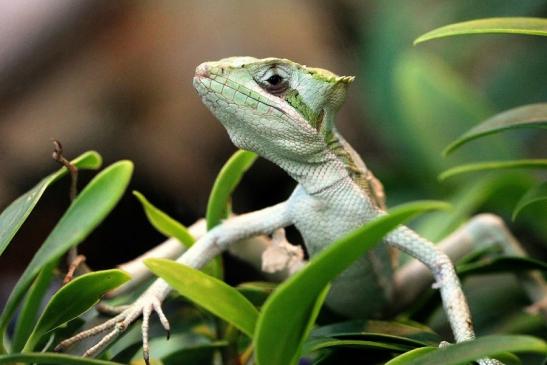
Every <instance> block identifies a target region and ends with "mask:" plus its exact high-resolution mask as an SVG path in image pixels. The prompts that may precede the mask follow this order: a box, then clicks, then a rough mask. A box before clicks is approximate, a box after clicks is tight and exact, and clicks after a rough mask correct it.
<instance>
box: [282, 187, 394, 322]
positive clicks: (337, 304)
mask: <svg viewBox="0 0 547 365" xmlns="http://www.w3.org/2000/svg"><path fill="white" fill-rule="evenodd" d="M334 202H335V203H328V204H327V203H325V202H323V201H321V200H319V199H316V198H313V197H311V196H309V195H308V194H307V193H306V192H305V191H304V190H303V189H301V188H300V187H298V188H297V189H296V190H295V192H294V193H293V195H292V196H291V199H289V209H290V212H291V215H292V216H293V217H294V218H293V221H294V222H295V226H296V228H297V229H298V231H299V232H300V234H301V235H302V238H303V239H304V243H305V245H306V249H307V251H308V254H309V255H310V257H311V258H313V256H315V255H316V254H317V253H318V252H320V251H321V250H322V249H323V248H325V247H327V246H328V245H329V244H331V243H332V242H334V241H335V240H336V239H338V238H340V237H342V236H344V235H345V234H346V233H348V232H350V231H352V230H354V229H356V228H358V227H360V226H361V225H362V224H363V223H365V222H367V221H368V220H370V219H372V218H373V217H374V216H373V215H372V214H373V213H372V211H371V210H370V209H368V210H367V207H366V206H363V203H362V201H359V200H356V199H352V198H351V197H348V198H346V199H344V197H340V199H334ZM392 290H393V285H392V267H391V261H390V255H389V251H388V247H387V246H386V245H383V244H380V245H378V246H376V248H375V249H373V250H371V251H369V252H367V253H366V254H365V255H363V256H362V257H360V258H359V259H358V260H357V261H356V262H355V263H354V264H352V265H351V266H350V267H349V268H348V269H346V270H345V271H344V272H343V273H342V274H340V275H339V276H338V277H337V278H336V279H335V280H334V281H333V282H332V286H331V291H330V293H329V295H328V297H327V300H326V304H327V306H328V307H329V308H330V309H332V310H333V311H335V312H336V313H338V314H341V315H344V316H348V317H352V318H368V317H378V316H380V315H381V314H382V312H384V311H385V309H386V308H387V307H388V305H389V302H390V300H391V297H392Z"/></svg>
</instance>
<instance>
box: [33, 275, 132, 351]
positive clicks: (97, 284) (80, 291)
mask: <svg viewBox="0 0 547 365" xmlns="http://www.w3.org/2000/svg"><path fill="white" fill-rule="evenodd" d="M129 279H131V277H130V276H129V275H128V274H127V273H126V272H124V271H121V270H117V269H113V270H104V271H96V272H91V273H88V274H85V275H82V276H79V277H77V278H76V279H74V280H72V281H71V282H69V283H68V284H66V285H65V286H63V287H62V288H61V289H59V291H58V292H57V293H55V294H54V295H53V297H52V298H51V300H50V301H49V303H48V304H47V306H46V308H45V309H44V312H43V313H42V315H41V316H40V319H39V320H38V323H37V324H36V327H34V330H33V332H32V334H31V335H30V338H29V339H28V341H27V343H26V345H25V348H24V349H23V352H30V351H32V350H33V349H34V347H35V345H36V344H37V343H38V341H39V340H40V338H41V337H42V336H43V335H45V334H46V333H47V332H49V331H51V330H54V329H55V328H57V327H59V326H61V325H62V324H64V323H66V322H68V321H70V320H72V319H74V318H76V317H78V316H80V315H81V314H82V313H84V312H86V311H87V310H88V309H89V308H91V307H92V306H93V305H95V304H97V303H98V302H99V299H100V298H101V297H102V296H103V295H104V294H105V293H106V292H108V291H110V290H112V289H114V288H117V287H118V286H120V285H121V284H123V283H125V282H126V281H128V280H129Z"/></svg>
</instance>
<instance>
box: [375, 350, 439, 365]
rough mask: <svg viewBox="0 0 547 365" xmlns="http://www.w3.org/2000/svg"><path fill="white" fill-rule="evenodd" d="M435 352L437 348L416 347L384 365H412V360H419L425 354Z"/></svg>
mask: <svg viewBox="0 0 547 365" xmlns="http://www.w3.org/2000/svg"><path fill="white" fill-rule="evenodd" d="M435 350H437V347H418V348H417V349H414V350H410V351H407V352H405V353H404V354H402V355H399V356H397V357H394V358H393V359H391V360H390V361H388V362H386V364H385V365H413V364H414V363H413V362H412V361H414V359H416V358H419V357H420V356H423V355H425V354H429V353H431V352H433V351H435Z"/></svg>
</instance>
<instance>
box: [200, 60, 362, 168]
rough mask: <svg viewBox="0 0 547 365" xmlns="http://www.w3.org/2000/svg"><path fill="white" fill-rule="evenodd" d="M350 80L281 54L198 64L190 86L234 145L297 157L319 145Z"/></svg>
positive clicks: (304, 156)
mask: <svg viewBox="0 0 547 365" xmlns="http://www.w3.org/2000/svg"><path fill="white" fill-rule="evenodd" d="M352 80H353V77H339V76H337V75H335V74H333V73H332V72H330V71H327V70H323V69H319V68H311V67H306V66H302V65H299V64H297V63H295V62H292V61H289V60H286V59H279V58H265V59H256V58H252V57H231V58H225V59H222V60H220V61H216V62H205V63H202V64H201V65H199V66H198V67H197V69H196V75H195V77H194V87H195V88H196V90H197V91H198V93H199V94H200V95H201V97H202V99H203V102H204V104H205V105H206V106H207V107H208V108H209V109H210V110H211V111H212V112H213V114H214V115H215V116H216V117H217V118H218V119H219V120H220V122H221V123H222V124H223V125H224V127H225V128H226V129H227V131H228V134H229V135H230V138H231V139H232V141H233V143H234V144H235V145H236V146H238V147H240V148H243V149H247V150H251V151H255V152H257V153H259V154H260V155H262V156H264V157H268V158H270V159H274V160H275V157H283V158H289V159H292V160H295V159H296V160H301V159H308V158H309V157H310V156H311V155H313V154H316V153H317V152H320V151H322V150H325V146H326V141H325V139H326V135H328V132H329V131H330V130H331V129H332V123H333V121H334V114H335V113H336V112H337V111H338V109H339V108H340V106H341V105H342V103H343V102H344V100H345V96H346V89H347V86H348V85H349V83H351V81H352Z"/></svg>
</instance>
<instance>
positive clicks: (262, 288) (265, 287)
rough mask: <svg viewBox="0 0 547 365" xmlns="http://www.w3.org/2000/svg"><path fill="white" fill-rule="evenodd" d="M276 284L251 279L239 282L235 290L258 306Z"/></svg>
mask: <svg viewBox="0 0 547 365" xmlns="http://www.w3.org/2000/svg"><path fill="white" fill-rule="evenodd" d="M276 286H277V284H276V283H271V282H266V281H253V282H246V283H241V284H239V285H238V286H237V290H238V291H239V292H240V293H241V294H243V296H244V297H245V298H247V299H248V300H249V301H250V302H251V303H253V304H254V305H255V306H257V307H260V306H262V304H264V302H265V301H266V299H268V297H269V296H270V294H272V292H273V291H274V289H275V287H276Z"/></svg>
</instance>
